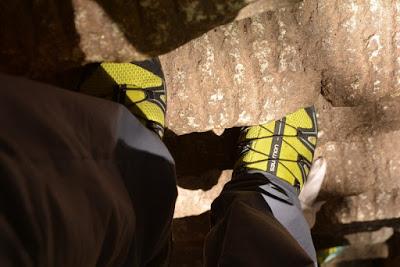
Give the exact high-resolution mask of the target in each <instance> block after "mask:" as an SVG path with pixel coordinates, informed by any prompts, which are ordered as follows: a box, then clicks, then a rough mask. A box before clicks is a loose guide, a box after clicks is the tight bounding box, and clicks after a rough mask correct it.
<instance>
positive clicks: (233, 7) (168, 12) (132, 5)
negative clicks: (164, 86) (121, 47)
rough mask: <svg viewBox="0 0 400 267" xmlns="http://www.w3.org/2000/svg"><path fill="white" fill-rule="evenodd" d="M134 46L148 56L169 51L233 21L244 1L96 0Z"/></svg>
mask: <svg viewBox="0 0 400 267" xmlns="http://www.w3.org/2000/svg"><path fill="white" fill-rule="evenodd" d="M96 2H97V3H98V4H99V5H100V6H101V7H102V8H103V9H104V11H105V12H106V13H107V14H108V15H109V16H110V17H111V18H112V20H113V21H114V22H116V23H117V24H118V26H119V28H120V29H121V31H122V32H123V34H124V35H125V37H126V39H127V40H128V41H129V42H130V43H131V44H132V45H133V46H135V48H136V49H137V50H138V51H140V52H142V53H143V54H147V55H150V56H156V55H159V54H163V53H166V52H169V51H171V50H173V49H175V48H177V47H179V46H181V45H182V44H184V43H186V42H188V41H190V40H192V39H194V38H197V37H199V36H200V35H201V34H203V33H205V32H207V31H209V30H211V29H213V28H214V27H216V26H219V25H221V24H225V23H228V22H230V21H233V20H234V19H235V17H236V16H237V15H238V13H239V11H240V10H241V9H242V8H243V7H245V6H246V3H245V1H244V0H229V1H225V0H209V1H201V0H195V1H187V0H152V1H138V0H136V1H121V0H120V1H107V0H96Z"/></svg>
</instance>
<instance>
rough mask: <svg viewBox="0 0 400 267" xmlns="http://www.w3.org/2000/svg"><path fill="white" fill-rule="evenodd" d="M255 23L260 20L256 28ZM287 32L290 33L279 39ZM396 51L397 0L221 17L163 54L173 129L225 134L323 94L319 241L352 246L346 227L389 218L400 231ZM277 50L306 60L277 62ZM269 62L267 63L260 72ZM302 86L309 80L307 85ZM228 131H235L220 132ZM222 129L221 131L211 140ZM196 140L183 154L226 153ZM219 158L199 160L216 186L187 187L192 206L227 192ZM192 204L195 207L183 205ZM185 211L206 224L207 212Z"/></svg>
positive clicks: (314, 4)
mask: <svg viewBox="0 0 400 267" xmlns="http://www.w3.org/2000/svg"><path fill="white" fill-rule="evenodd" d="M258 22H261V25H262V27H263V29H262V31H259V32H258V33H259V35H257V30H258V29H261V27H260V26H257V23H258ZM282 28H283V29H282ZM226 31H228V33H226V34H224V32H226ZM261 32H262V34H261ZM280 32H284V35H285V36H286V37H287V38H286V39H285V40H282V39H279V33H280ZM277 35H278V37H277ZM263 41H265V42H264V43H263V44H262V45H261V47H257V43H259V42H263ZM290 46H291V47H293V50H291V49H288V51H292V54H291V56H290V57H288V58H286V60H285V57H286V56H285V55H283V56H282V53H284V52H283V51H285V47H290ZM221 47H222V48H221ZM262 53H264V55H265V53H266V54H267V56H266V57H263V58H262V60H264V61H262V60H259V59H257V56H258V57H260V55H261V54H262ZM399 58H400V1H379V0H375V1H372V0H371V1H360V0H353V1H351V0H342V1H311V0H310V1H307V0H306V1H304V2H303V4H301V5H299V6H298V7H293V8H285V9H280V10H278V11H276V12H267V13H265V14H260V15H257V16H255V17H253V18H250V19H245V20H242V21H236V22H233V23H231V24H229V25H225V26H222V27H220V28H218V29H216V30H214V31H211V32H208V33H207V34H206V35H203V36H202V37H200V38H199V39H197V40H194V41H192V42H191V43H188V44H186V45H185V46H183V47H181V48H179V49H178V50H176V51H173V52H171V53H169V54H167V55H165V56H163V57H162V62H163V64H164V66H165V68H166V70H167V83H168V84H169V85H170V88H172V90H170V95H169V97H170V99H174V101H173V102H172V103H170V104H171V106H170V107H171V109H170V111H169V114H168V119H169V122H168V123H169V127H170V129H172V130H173V131H174V132H175V133H177V134H182V133H189V132H193V131H206V130H214V131H215V132H216V133H218V134H221V132H222V130H223V129H224V128H229V127H233V126H240V125H243V124H257V123H260V122H264V121H267V120H271V119H272V118H278V117H280V116H282V114H285V113H286V112H289V111H291V110H294V109H296V108H298V107H299V105H305V104H307V103H310V102H316V105H317V109H318V112H319V125H320V130H321V131H320V139H319V140H320V141H319V145H318V146H319V148H318V151H317V155H319V156H324V157H326V158H327V160H328V172H327V178H326V181H325V183H324V186H323V189H322V192H321V198H322V199H324V200H328V202H327V204H325V206H324V207H323V208H322V210H321V211H320V213H319V215H318V219H317V225H316V226H315V229H314V230H313V234H314V237H315V239H316V240H317V242H316V243H317V246H318V247H326V246H329V245H338V244H346V243H347V242H348V240H346V239H345V236H346V235H348V234H352V233H357V232H363V231H372V230H378V229H380V228H381V227H393V228H394V229H399V226H400V213H399V211H398V209H397V207H398V206H399V204H400V203H399V199H400V198H399V195H400V183H399V178H400V177H399V172H398V170H399V168H400V152H399V151H400V150H399V148H400V143H399V140H400V121H399V118H400V98H399V97H400V60H399ZM281 60H282V61H283V63H285V64H288V65H287V66H297V67H298V68H293V69H290V70H288V69H285V70H282V69H279V66H282V64H283V63H282V62H281ZM263 63H264V64H265V65H264V66H267V67H266V68H265V69H264V72H262V66H263V65H262V64H263ZM296 63H299V64H298V65H296ZM291 64H292V65H291ZM242 66H243V67H242ZM271 76H272V77H273V78H274V79H273V80H272V79H270V78H269V77H271ZM239 77H242V79H241V80H240V79H239ZM285 78H286V79H285ZM263 79H264V80H263ZM239 81H241V83H239ZM265 81H267V82H270V84H269V86H268V85H265V84H264V82H265ZM296 81H302V82H305V83H306V84H302V83H299V84H296ZM291 83H292V84H291ZM288 84H289V85H290V84H291V85H290V86H287V85H288ZM306 85H309V87H308V88H306V89H304V88H305V87H306ZM296 86H297V88H298V91H296V90H295V89H296ZM274 87H275V88H277V90H273V88H274ZM282 88H283V89H282ZM299 88H300V89H299ZM288 92H290V93H288ZM319 92H321V93H322V96H318V95H319ZM286 93H287V95H285V94H286ZM282 95H284V97H281V96H282ZM266 96H268V97H266ZM268 99H272V100H271V102H269V103H268ZM280 101H281V103H280ZM296 101H297V102H296ZM301 102H302V103H301ZM243 111H245V113H243V114H242V112H243ZM221 114H222V115H221ZM241 114H242V115H241ZM245 115H248V116H245ZM206 135H210V133H207V134H206ZM190 136H192V140H193V141H194V140H195V139H197V138H199V136H198V134H196V135H193V134H191V135H188V136H185V135H184V136H182V137H176V138H178V139H179V138H182V140H183V139H185V138H186V139H190ZM227 137H229V138H230V133H229V134H228V135H225V134H223V135H222V136H221V137H220V140H221V141H223V140H224V139H225V138H227ZM214 138H218V137H212V138H210V139H214ZM204 143H205V144H206V142H204ZM231 145H232V146H234V142H231ZM192 149H194V150H190V148H187V150H185V148H182V147H181V148H180V151H179V152H177V155H179V154H180V153H183V154H185V153H186V155H187V153H189V151H196V153H204V154H205V155H208V156H204V155H203V156H201V157H202V158H208V159H209V160H210V161H213V160H214V158H213V153H215V151H217V152H218V153H220V149H221V148H220V147H218V148H216V149H214V147H213V146H212V145H211V146H207V145H204V146H198V147H197V146H195V147H192ZM203 150H207V151H208V152H201V151H203ZM226 151H227V152H226V153H227V154H228V153H232V151H230V150H226ZM218 160H221V161H222V163H221V164H220V166H215V164H209V165H207V164H206V165H205V166H203V167H206V168H205V170H206V172H207V173H208V175H209V176H212V177H213V178H210V177H209V176H208V175H206V176H207V179H208V180H213V181H214V184H215V185H214V188H212V187H210V188H212V189H210V188H202V190H200V191H197V193H196V199H194V200H193V199H192V201H190V200H188V196H190V191H185V193H184V196H185V203H190V206H191V208H189V210H191V211H192V212H194V213H193V214H196V215H198V214H199V213H201V212H203V211H204V210H205V208H204V207H206V206H207V205H208V206H209V205H210V203H211V202H212V200H213V198H212V197H211V198H209V196H212V195H213V194H214V193H215V192H217V191H219V190H221V189H222V186H223V183H224V182H225V181H226V179H225V178H224V179H222V177H221V179H220V180H218V178H219V174H220V173H221V172H223V175H222V176H224V175H226V174H227V173H229V171H227V170H228V169H230V168H231V167H229V166H232V165H230V164H233V163H232V159H226V160H225V161H224V160H223V159H220V158H218ZM178 163H179V162H178ZM207 167H208V169H207ZM178 169H179V166H178ZM218 171H219V172H218ZM192 176H196V175H195V174H191V178H190V180H193V177H192ZM197 177H200V175H198V176H197ZM186 179H188V177H187V176H186V175H184V174H182V175H180V177H179V181H180V186H181V187H182V188H185V189H186V190H197V189H198V188H187V187H186V186H185V182H184V181H185V180H186ZM217 181H219V182H218V183H217ZM209 190H212V193H210V192H208V191H209ZM196 200H198V201H196ZM178 203H182V202H178ZM199 206H201V207H202V208H197V207H199ZM181 209H182V210H181ZM184 209H185V210H186V211H187V210H188V207H187V205H185V208H184ZM180 211H183V207H182V205H179V206H177V215H179V212H180ZM181 214H183V213H181ZM185 214H186V215H187V213H185ZM178 220H179V222H180V223H182V222H183V221H182V220H184V221H185V222H187V223H192V222H194V224H193V225H197V224H198V223H199V222H200V221H201V222H202V223H203V224H202V225H203V226H204V224H207V218H206V215H205V214H203V215H200V216H194V217H185V218H181V219H178ZM204 234H205V232H204V233H203V236H202V238H204ZM198 237H201V235H198ZM178 241H179V239H178ZM178 243H179V242H178ZM198 244H201V242H200V240H198ZM188 246H190V245H188ZM381 248H382V249H383V250H382V251H386V252H387V248H385V245H383V246H380V245H373V246H372V247H371V248H369V247H368V246H366V247H364V248H363V251H365V250H364V249H378V250H379V251H381V250H380V249H381ZM196 249H198V248H196ZM187 250H189V249H188V248H187ZM382 251H381V252H382ZM386 252H385V253H386ZM189 254H190V253H189ZM189 254H188V255H189ZM378 254H379V253H378ZM191 256H193V257H195V255H193V254H192V255H191Z"/></svg>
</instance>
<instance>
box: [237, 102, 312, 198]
mask: <svg viewBox="0 0 400 267" xmlns="http://www.w3.org/2000/svg"><path fill="white" fill-rule="evenodd" d="M316 143H317V118H316V113H315V109H314V107H308V108H302V109H300V110H298V111H296V112H294V113H292V114H289V115H287V116H286V117H284V118H282V119H280V120H277V121H273V122H270V123H267V124H262V125H257V126H250V127H244V128H243V129H242V134H241V137H240V141H239V148H240V151H239V152H240V156H239V160H238V161H237V162H236V165H235V172H242V171H248V170H259V171H263V172H268V173H271V174H273V175H275V176H276V177H278V178H280V179H281V180H284V181H286V182H288V183H289V184H291V185H292V186H294V187H295V188H297V190H298V191H300V190H301V188H302V187H303V185H304V183H305V181H306V179H307V175H308V173H309V172H310V168H311V163H312V161H313V157H314V149H315V146H316Z"/></svg>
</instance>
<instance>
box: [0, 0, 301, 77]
mask: <svg viewBox="0 0 400 267" xmlns="http://www.w3.org/2000/svg"><path fill="white" fill-rule="evenodd" d="M259 1H260V2H264V3H266V2H268V5H267V6H265V8H267V9H270V8H275V7H281V6H283V5H288V4H289V5H290V4H293V3H296V2H299V0H285V1H268V0H228V1H225V0H208V1H201V0H195V1H188V0H132V1H124V0H115V1H107V0H66V1H57V0H43V1H29V0H15V1H11V2H6V1H2V2H1V3H0V10H1V16H0V25H1V27H0V40H1V42H0V71H2V72H8V73H13V74H19V75H26V76H29V77H32V78H36V79H40V80H49V79H51V78H52V76H54V75H56V74H58V73H63V72H64V71H66V70H69V69H71V68H74V67H78V66H81V65H83V64H85V63H88V62H94V61H132V60H134V59H143V58H147V57H149V56H156V55H159V54H161V53H166V52H168V51H171V50H173V49H175V48H176V47H178V46H180V45H182V44H184V43H185V42H187V41H190V40H191V39H193V38H195V37H198V36H200V35H201V34H202V33H204V32H206V31H208V30H210V29H212V28H214V27H216V26H218V25H221V24H224V23H227V22H229V21H232V20H234V19H235V17H236V16H237V15H238V13H239V11H240V10H241V9H242V8H244V7H246V9H245V10H244V13H241V17H245V16H249V15H252V14H255V13H257V12H259V11H263V10H264V8H263V9H261V10H259V8H258V7H259V6H254V7H253V5H254V4H257V3H258V2H259Z"/></svg>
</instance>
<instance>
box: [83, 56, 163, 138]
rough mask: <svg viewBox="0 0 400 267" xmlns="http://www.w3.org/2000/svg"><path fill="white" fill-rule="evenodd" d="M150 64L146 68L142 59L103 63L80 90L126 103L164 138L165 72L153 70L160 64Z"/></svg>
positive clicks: (149, 62)
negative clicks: (159, 72) (141, 62)
mask: <svg viewBox="0 0 400 267" xmlns="http://www.w3.org/2000/svg"><path fill="white" fill-rule="evenodd" d="M147 63H148V64H146V67H144V65H142V64H140V62H134V63H101V64H100V65H99V67H98V68H97V69H96V70H95V71H94V72H93V73H92V74H91V75H90V76H89V77H88V78H87V79H86V80H85V81H84V83H83V84H82V85H81V91H82V92H84V93H88V94H91V95H94V96H98V97H104V98H109V99H113V100H116V101H118V102H120V103H122V104H124V105H125V106H127V107H128V108H129V109H130V111H131V112H132V113H133V114H134V115H136V117H138V118H139V119H140V121H142V122H143V123H144V124H145V125H146V126H147V127H149V128H151V129H152V130H154V131H155V132H156V133H157V134H159V135H160V136H161V137H162V135H163V133H164V125H165V112H166V92H165V86H164V81H163V77H162V75H160V74H158V73H157V72H156V71H152V69H151V67H152V66H154V65H155V64H159V63H157V62H155V61H153V60H149V61H147ZM160 69H161V68H160Z"/></svg>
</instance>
